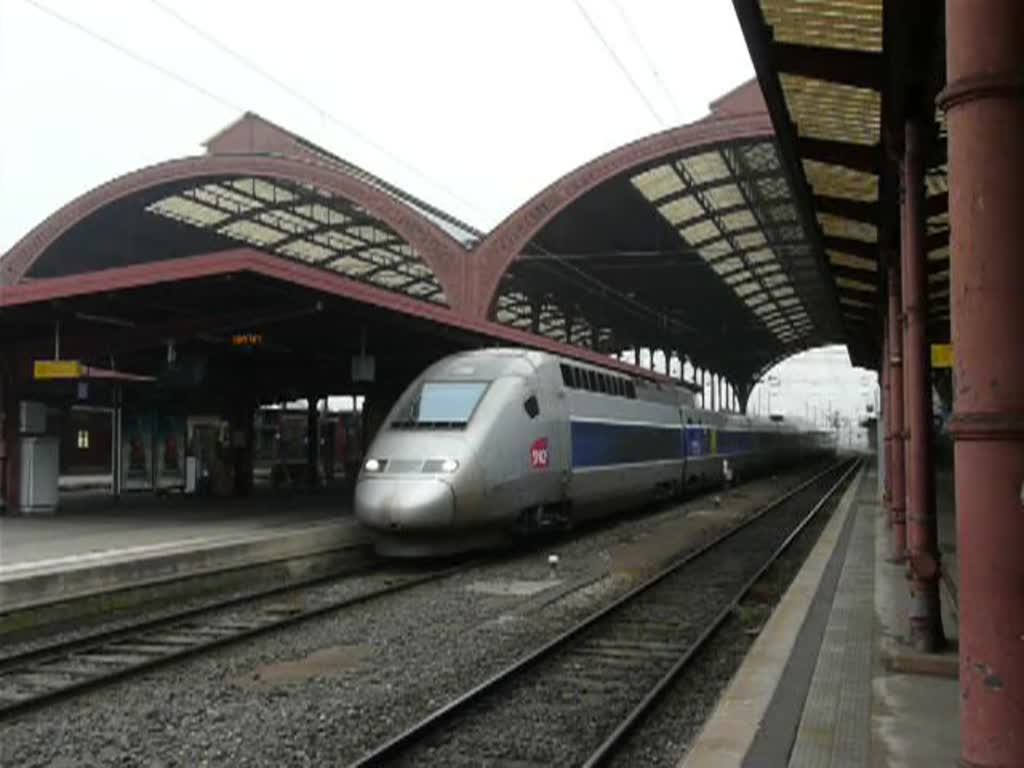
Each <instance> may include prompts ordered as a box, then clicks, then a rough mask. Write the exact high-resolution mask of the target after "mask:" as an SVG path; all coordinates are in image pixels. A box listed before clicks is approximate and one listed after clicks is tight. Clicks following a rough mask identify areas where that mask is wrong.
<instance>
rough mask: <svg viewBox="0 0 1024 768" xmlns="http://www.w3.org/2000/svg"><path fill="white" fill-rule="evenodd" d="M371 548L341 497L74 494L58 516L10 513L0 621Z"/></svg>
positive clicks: (2, 519)
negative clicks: (93, 599)
mask: <svg viewBox="0 0 1024 768" xmlns="http://www.w3.org/2000/svg"><path fill="white" fill-rule="evenodd" d="M367 543H368V539H367V536H366V534H365V532H364V531H363V530H362V529H361V528H360V526H359V524H358V523H357V521H356V520H355V519H354V517H353V516H352V514H351V509H350V505H349V502H348V501H346V500H343V497H340V496H339V495H338V494H329V493H306V494H294V495H284V494H270V493H264V494H259V493H255V494H253V495H252V496H250V497H247V498H240V499H209V498H206V499H203V498H195V497H185V496H169V497H155V496H152V495H145V496H143V495H139V496H132V495H126V496H123V497H122V498H121V499H120V500H117V501H115V500H114V499H113V498H112V497H111V496H110V495H109V494H106V493H99V492H95V491H78V492H68V493H65V494H62V499H61V505H60V507H59V509H58V511H57V512H56V513H55V514H52V515H46V516H0V618H2V617H3V616H4V615H5V614H11V613H13V612H18V611H25V610H27V609H37V608H40V607H43V606H48V605H52V604H60V603H67V602H68V601H76V600H81V599H83V598H90V597H96V596H100V595H104V594H109V593H114V592H121V593H123V592H125V591H127V590H139V589H140V588H153V587H156V586H158V585H160V584H167V583H171V582H175V581H178V582H180V581H182V580H187V579H200V578H201V577H210V576H213V575H217V574H224V573H227V572H237V573H244V572H245V571H246V570H248V569H252V568H254V567H259V566H268V565H271V564H274V563H296V562H299V561H302V560H303V559H307V560H312V559H316V558H320V559H323V558H325V557H338V556H341V557H344V556H346V555H345V553H347V552H354V551H355V550H361V549H363V548H365V547H366V545H367ZM293 570H295V568H293Z"/></svg>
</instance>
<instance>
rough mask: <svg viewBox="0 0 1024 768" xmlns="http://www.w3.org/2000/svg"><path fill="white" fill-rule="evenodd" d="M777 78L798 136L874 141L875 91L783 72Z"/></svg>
mask: <svg viewBox="0 0 1024 768" xmlns="http://www.w3.org/2000/svg"><path fill="white" fill-rule="evenodd" d="M779 82H780V84H781V85H782V91H783V94H784V95H785V98H786V105H787V106H788V107H789V114H790V115H791V116H792V118H793V120H794V121H795V122H796V126H797V133H798V134H799V135H800V136H806V137H808V138H814V139H828V140H832V141H841V142H845V143H852V144H864V145H867V146H874V145H875V144H877V143H878V140H879V125H880V123H881V115H882V96H881V94H880V93H879V92H878V91H875V90H872V89H869V88H858V87H857V86H853V85H845V84H843V83H837V82H835V81H832V80H819V79H817V78H814V77H804V76H803V75H791V74H788V73H785V72H783V73H781V74H780V75H779Z"/></svg>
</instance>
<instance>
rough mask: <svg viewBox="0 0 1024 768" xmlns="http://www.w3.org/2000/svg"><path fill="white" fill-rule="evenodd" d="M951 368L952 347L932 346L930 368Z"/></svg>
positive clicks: (945, 345)
mask: <svg viewBox="0 0 1024 768" xmlns="http://www.w3.org/2000/svg"><path fill="white" fill-rule="evenodd" d="M952 367H953V345H952V344H932V368H952Z"/></svg>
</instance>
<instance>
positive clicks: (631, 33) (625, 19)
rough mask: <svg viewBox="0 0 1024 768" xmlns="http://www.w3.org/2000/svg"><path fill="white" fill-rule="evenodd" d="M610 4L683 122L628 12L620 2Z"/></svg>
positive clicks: (675, 112) (673, 111)
mask: <svg viewBox="0 0 1024 768" xmlns="http://www.w3.org/2000/svg"><path fill="white" fill-rule="evenodd" d="M610 2H611V4H612V5H613V6H614V7H615V10H616V11H617V12H618V14H619V18H621V19H622V24H623V26H624V27H625V28H626V31H627V32H629V36H630V37H631V38H633V42H634V44H636V47H637V48H639V49H640V53H641V54H642V55H643V57H644V61H646V62H647V67H648V68H649V69H650V70H651V74H653V75H654V80H655V82H656V83H657V84H658V87H659V88H660V89H661V92H662V93H663V94H665V98H667V99H668V103H669V104H671V105H672V113H673V114H674V115H675V122H676V123H679V122H681V121H682V116H681V115H680V112H679V105H678V104H677V103H676V100H675V98H674V97H673V96H672V92H671V91H670V90H669V89H668V86H667V85H666V84H665V81H664V80H663V79H662V77H661V72H659V71H658V67H657V66H656V65H655V63H654V59H653V58H652V57H651V55H650V54H649V53H648V52H647V46H645V45H644V43H643V41H642V40H641V39H640V35H638V34H637V31H636V28H635V27H634V26H633V23H632V22H631V21H630V20H629V16H628V15H627V14H626V10H625V9H624V8H623V7H622V4H621V3H620V2H619V0H610Z"/></svg>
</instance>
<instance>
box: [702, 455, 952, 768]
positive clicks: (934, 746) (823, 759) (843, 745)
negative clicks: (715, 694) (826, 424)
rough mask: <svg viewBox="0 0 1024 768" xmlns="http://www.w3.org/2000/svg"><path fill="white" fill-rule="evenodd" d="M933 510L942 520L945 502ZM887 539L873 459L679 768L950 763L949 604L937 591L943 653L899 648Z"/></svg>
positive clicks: (899, 584)
mask: <svg viewBox="0 0 1024 768" xmlns="http://www.w3.org/2000/svg"><path fill="white" fill-rule="evenodd" d="M940 488H941V486H940ZM947 488H948V486H947ZM940 492H941V491H940ZM941 506H942V507H943V510H942V511H943V514H945V515H946V516H947V520H946V521H945V524H947V525H948V524H949V522H950V518H952V517H953V514H952V507H951V503H950V499H948V498H947V499H944V500H943V502H942V503H941ZM844 507H846V509H845V510H844ZM947 530H948V528H947ZM887 547H888V529H887V527H886V524H885V516H884V512H883V510H882V509H881V507H880V505H879V503H878V491H877V473H876V471H875V470H874V468H873V467H872V466H871V465H870V464H869V465H867V469H866V470H865V472H864V475H863V477H862V478H861V479H860V481H859V483H858V482H856V481H855V484H854V485H853V486H851V488H850V489H849V490H848V492H847V494H846V495H845V496H844V498H843V500H842V502H841V504H840V506H839V508H838V509H837V511H836V513H835V514H834V515H833V518H832V520H831V521H830V522H829V525H828V526H827V527H826V529H825V531H824V532H823V534H822V537H821V539H820V540H819V542H818V544H817V545H816V547H815V549H814V551H813V552H812V554H811V556H810V557H809V559H808V560H807V562H806V563H805V564H804V566H803V568H802V570H801V572H800V573H799V574H798V576H797V577H796V579H795V580H794V582H793V584H792V585H791V586H790V588H789V590H788V591H787V592H786V594H785V595H784V597H783V599H782V601H781V602H780V604H779V606H778V607H777V608H776V610H775V612H774V614H773V616H772V618H771V620H770V621H769V623H768V624H767V625H766V627H765V629H764V631H763V632H762V633H761V635H760V636H759V637H758V639H757V641H756V642H755V644H754V646H753V647H752V649H751V652H750V653H749V654H748V656H747V658H746V659H745V661H744V663H743V665H742V666H741V668H740V669H739V671H738V672H737V674H736V676H735V678H734V679H733V681H732V683H731V684H730V686H729V688H728V689H727V691H726V693H725V694H724V695H723V697H722V699H721V700H720V701H719V704H718V706H717V708H716V710H715V712H714V713H713V714H712V716H711V718H710V719H709V721H708V722H707V723H706V725H705V727H704V729H703V731H702V733H701V735H700V736H699V738H698V739H697V740H696V742H695V743H694V744H693V745H692V748H691V749H690V751H689V752H688V754H687V757H686V758H685V760H684V761H683V763H682V764H683V765H684V766H686V768H704V767H706V766H714V768H728V767H729V766H737V767H739V766H745V767H747V768H749V767H750V766H757V767H758V768H760V767H761V766H785V765H789V766H799V767H800V768H803V767H804V766H812V767H817V766H832V767H836V766H851V767H852V766H858V767H859V766H871V767H872V768H874V767H875V766H900V767H904V766H905V767H906V768H916V767H917V766H936V765H950V766H952V765H956V764H957V758H958V756H959V735H958V734H959V712H958V706H959V686H958V683H957V680H956V679H955V669H956V663H955V662H956V651H955V648H956V645H955V638H956V624H955V613H953V612H952V611H951V610H948V609H949V608H951V607H952V601H951V600H949V597H950V595H949V593H946V594H944V595H943V609H944V622H945V627H946V631H947V636H949V637H950V638H951V641H952V642H951V650H950V651H948V652H947V653H945V654H935V655H931V656H929V657H927V658H926V659H923V660H922V659H920V658H917V657H916V656H915V655H914V654H912V653H910V652H909V651H908V650H907V649H906V646H905V645H904V638H905V636H906V634H907V629H908V622H907V615H908V614H907V604H908V602H909V593H908V589H907V583H906V577H905V569H904V567H903V566H901V565H894V564H891V563H888V562H886V560H885V555H886V554H887ZM907 670H911V671H912V672H913V673H909V672H908V671H907ZM951 670H952V675H951V672H950V671H951ZM920 673H926V674H920Z"/></svg>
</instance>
